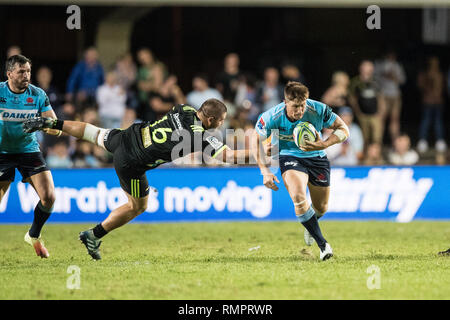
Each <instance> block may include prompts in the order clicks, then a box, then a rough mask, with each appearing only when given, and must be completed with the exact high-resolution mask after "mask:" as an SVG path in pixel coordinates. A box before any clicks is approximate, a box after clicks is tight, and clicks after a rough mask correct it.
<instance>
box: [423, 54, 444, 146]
mask: <svg viewBox="0 0 450 320" xmlns="http://www.w3.org/2000/svg"><path fill="white" fill-rule="evenodd" d="M417 86H418V87H419V89H420V91H421V93H422V107H423V110H422V120H421V123H420V127H419V142H418V144H417V150H418V151H419V152H420V153H424V152H426V151H427V150H428V141H427V138H428V129H429V126H430V124H431V125H432V126H433V127H434V133H435V136H436V144H435V148H436V150H437V151H438V152H444V151H445V150H446V149H447V144H446V143H445V140H444V125H443V121H442V113H443V112H442V111H443V107H444V95H443V94H444V87H445V85H444V75H443V74H442V72H441V70H440V67H439V59H438V58H437V57H430V58H429V59H428V61H427V68H426V69H425V70H424V71H422V72H420V73H419V75H418V78H417Z"/></svg>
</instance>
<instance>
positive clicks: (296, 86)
mask: <svg viewBox="0 0 450 320" xmlns="http://www.w3.org/2000/svg"><path fill="white" fill-rule="evenodd" d="M284 97H285V98H286V99H287V100H290V101H296V102H300V101H304V100H306V99H308V97H309V90H308V88H307V87H306V86H305V85H304V84H301V83H300V82H297V81H289V82H288V83H287V85H286V87H284Z"/></svg>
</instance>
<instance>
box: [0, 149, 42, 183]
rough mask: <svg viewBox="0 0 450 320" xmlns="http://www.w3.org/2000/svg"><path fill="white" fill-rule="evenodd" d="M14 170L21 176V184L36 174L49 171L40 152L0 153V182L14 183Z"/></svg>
mask: <svg viewBox="0 0 450 320" xmlns="http://www.w3.org/2000/svg"><path fill="white" fill-rule="evenodd" d="M16 168H17V170H19V172H20V174H21V175H22V182H25V179H27V178H29V177H31V176H33V175H35V174H37V173H40V172H43V171H47V170H50V169H49V168H48V167H47V163H46V162H45V159H44V156H43V155H42V153H41V152H30V153H14V154H8V153H0V181H14V178H15V175H16V171H15V169H16Z"/></svg>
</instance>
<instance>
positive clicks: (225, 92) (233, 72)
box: [216, 53, 241, 103]
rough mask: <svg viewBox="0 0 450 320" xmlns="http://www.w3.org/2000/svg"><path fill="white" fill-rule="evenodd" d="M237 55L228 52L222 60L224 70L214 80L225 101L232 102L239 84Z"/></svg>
mask: <svg viewBox="0 0 450 320" xmlns="http://www.w3.org/2000/svg"><path fill="white" fill-rule="evenodd" d="M240 75H241V73H240V71H239V56H238V55H237V54H236V53H229V54H227V55H226V57H225V60H224V70H223V71H222V72H220V73H219V75H218V77H217V82H216V89H217V90H218V91H219V92H220V94H221V95H222V96H223V99H224V100H225V101H227V102H231V103H232V102H234V99H235V97H236V93H237V89H238V86H239V76H240Z"/></svg>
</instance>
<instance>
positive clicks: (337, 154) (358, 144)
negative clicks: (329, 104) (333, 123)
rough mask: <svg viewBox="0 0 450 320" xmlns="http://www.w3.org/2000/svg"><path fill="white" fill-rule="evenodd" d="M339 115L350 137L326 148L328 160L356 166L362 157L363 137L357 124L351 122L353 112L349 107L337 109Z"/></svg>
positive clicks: (342, 164) (340, 164)
mask: <svg viewBox="0 0 450 320" xmlns="http://www.w3.org/2000/svg"><path fill="white" fill-rule="evenodd" d="M338 113H339V117H341V119H342V120H343V121H344V122H345V124H346V125H347V127H348V129H349V131H350V137H349V138H348V139H347V140H345V141H344V142H343V143H338V144H335V145H332V146H331V147H329V148H327V155H328V159H330V162H331V163H332V164H334V165H338V166H356V165H357V164H358V163H359V162H360V161H362V160H363V158H364V138H363V135H362V132H361V129H360V128H359V126H358V125H357V124H356V123H354V122H353V112H352V109H351V108H349V107H342V108H340V109H339V112H338Z"/></svg>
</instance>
